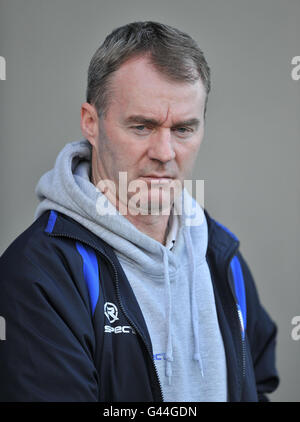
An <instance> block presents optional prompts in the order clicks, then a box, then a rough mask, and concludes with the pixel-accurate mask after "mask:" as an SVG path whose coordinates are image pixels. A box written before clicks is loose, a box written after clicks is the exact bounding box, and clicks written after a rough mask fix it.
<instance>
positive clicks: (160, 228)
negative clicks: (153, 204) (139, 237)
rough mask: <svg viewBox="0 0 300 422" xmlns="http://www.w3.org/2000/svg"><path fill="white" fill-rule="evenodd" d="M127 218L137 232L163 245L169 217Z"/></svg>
mask: <svg viewBox="0 0 300 422" xmlns="http://www.w3.org/2000/svg"><path fill="white" fill-rule="evenodd" d="M124 217H126V218H127V220H129V221H130V222H131V223H132V224H133V225H134V226H135V227H136V228H137V229H138V230H140V231H141V232H142V233H144V234H146V235H147V236H149V237H152V239H154V240H156V241H157V242H160V243H161V244H162V245H165V242H166V237H167V225H168V221H169V217H170V216H169V215H131V214H127V215H125V216H124Z"/></svg>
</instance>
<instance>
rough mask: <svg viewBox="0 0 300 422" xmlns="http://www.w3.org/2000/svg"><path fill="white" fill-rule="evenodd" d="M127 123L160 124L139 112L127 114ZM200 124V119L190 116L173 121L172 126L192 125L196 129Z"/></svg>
mask: <svg viewBox="0 0 300 422" xmlns="http://www.w3.org/2000/svg"><path fill="white" fill-rule="evenodd" d="M129 123H142V124H146V125H147V124H148V125H151V126H155V127H157V126H160V125H161V122H160V121H159V120H156V119H151V118H148V117H146V116H143V115H141V114H137V115H132V116H129V117H127V118H126V119H125V124H129ZM199 124H200V120H199V119H197V118H192V119H187V120H182V121H179V122H177V123H175V124H174V125H173V126H172V128H176V127H181V126H194V127H195V128H196V129H197V127H198V126H199Z"/></svg>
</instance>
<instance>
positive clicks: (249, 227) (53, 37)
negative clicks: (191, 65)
mask: <svg viewBox="0 0 300 422" xmlns="http://www.w3.org/2000/svg"><path fill="white" fill-rule="evenodd" d="M135 20H157V21H161V22H163V23H167V24H170V25H173V26H177V27H178V28H180V29H182V30H184V31H187V32H188V33H189V34H190V35H192V36H193V37H194V38H195V39H196V40H197V41H198V43H199V45H200V46H201V47H202V49H203V50H204V52H205V53H206V57H207V60H208V62H209V64H210V66H211V68H212V92H211V96H210V99H209V105H208V117H207V123H206V125H207V127H206V136H205V141H204V143H203V145H202V147H201V150H200V155H199V158H198V161H197V166H196V169H195V172H194V177H195V178H197V179H204V180H205V206H206V208H207V209H208V211H209V212H210V213H211V214H212V215H213V216H214V217H215V218H216V219H218V220H220V221H221V222H222V223H223V224H225V225H227V226H228V227H229V228H230V229H231V230H232V231H233V232H234V233H235V234H236V235H237V236H238V237H239V238H240V241H241V250H242V252H243V253H244V256H245V257H246V259H247V261H248V263H249V265H250V267H251V270H252V273H253V275H254V277H255V279H256V283H257V287H258V291H259V294H260V297H261V300H262V302H263V303H264V305H265V306H266V308H267V309H268V311H269V312H270V314H271V315H272V317H273V319H274V320H275V321H276V322H277V324H278V328H279V336H278V349H277V363H278V369H279V372H280V376H281V384H280V387H279V389H278V390H277V392H276V393H274V394H273V395H271V396H270V398H271V399H272V400H273V401H299V399H300V391H299V386H300V341H294V340H292V338H291V330H292V328H293V327H292V325H291V319H292V317H293V316H295V315H300V304H299V299H300V285H299V278H300V277H299V274H300V264H299V262H300V259H299V258H300V257H299V238H300V223H299V216H300V195H299V193H300V192H299V156H300V139H299V138H300V119H299V114H300V113H299V111H300V81H294V80H292V78H291V70H292V65H291V59H292V57H294V56H298V55H300V45H299V40H300V26H299V20H300V1H299V0H285V1H279V0H185V1H182V0H151V1H146V0H136V1H133V0H119V1H116V0H109V1H104V0H98V1H96V0H85V1H81V0H51V1H48V0H26V1H21V0H20V1H17V0H1V1H0V55H1V56H4V57H5V59H6V66H7V67H6V81H0V125H1V132H0V140H1V158H0V172H1V173H0V176H1V192H0V193H1V218H0V224H1V238H0V253H2V252H3V251H4V250H5V249H6V247H7V246H8V245H9V244H10V242H11V241H12V240H13V239H14V238H15V237H16V236H17V235H18V234H19V233H20V232H22V231H23V230H24V229H25V228H26V227H27V226H28V225H29V224H31V222H32V221H33V214H34V210H35V207H36V205H37V199H36V198H35V194H34V187H35V185H36V183H37V181H38V179H39V177H40V176H41V175H42V174H43V173H44V172H45V171H46V170H48V169H50V168H51V167H52V165H53V163H54V160H55V157H56V155H57V153H58V152H59V150H60V149H61V148H62V147H63V146H64V145H65V143H66V142H69V141H72V140H76V139H80V138H82V135H81V132H80V125H79V119H80V105H81V103H82V102H84V101H85V87H86V71H87V67H88V63H89V60H90V58H91V56H92V54H93V52H94V51H95V50H96V48H97V47H98V45H99V44H100V43H101V42H102V41H103V39H104V37H105V36H106V35H107V33H109V32H110V31H111V30H112V29H114V28H115V27H117V26H120V25H123V24H125V23H128V22H131V21H135Z"/></svg>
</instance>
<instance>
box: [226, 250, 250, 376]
mask: <svg viewBox="0 0 300 422" xmlns="http://www.w3.org/2000/svg"><path fill="white" fill-rule="evenodd" d="M235 252H236V251H234V252H233V253H232V254H231V256H230V259H229V260H228V265H227V277H228V280H230V262H231V260H232V258H233V257H234V255H235ZM230 291H231V294H232V297H233V301H234V309H235V315H236V316H237V319H238V323H239V327H240V341H241V348H242V376H243V381H244V379H245V376H246V347H245V335H246V333H245V328H244V333H243V327H242V322H241V319H240V318H241V317H240V315H239V312H238V308H237V303H236V298H235V296H234V294H233V291H232V286H231V285H230Z"/></svg>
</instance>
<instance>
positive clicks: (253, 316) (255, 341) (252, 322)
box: [239, 253, 279, 401]
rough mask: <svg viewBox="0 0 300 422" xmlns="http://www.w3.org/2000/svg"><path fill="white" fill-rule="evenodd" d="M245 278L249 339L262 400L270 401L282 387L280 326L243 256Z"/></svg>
mask: <svg viewBox="0 0 300 422" xmlns="http://www.w3.org/2000/svg"><path fill="white" fill-rule="evenodd" d="M239 259H240V262H241V267H242V271H243V275H244V282H245V289H246V303H247V330H246V331H247V336H248V340H249V343H250V348H251V355H252V361H253V367H254V374H255V379H256V388H257V395H258V400H259V401H269V398H268V397H267V395H266V394H268V393H272V392H273V391H274V390H275V389H276V388H277V387H278V384H279V377H278V373H277V369H276V365H275V347H276V335H277V326H276V324H275V323H274V322H273V321H272V319H271V318H270V316H269V315H268V313H267V312H266V310H265V309H264V307H263V306H262V304H261V303H260V300H259V296H258V292H257V289H256V286H255V283H254V279H253V276H252V274H251V271H250V269H249V267H248V265H247V263H246V261H245V259H244V258H243V256H242V254H240V253H239Z"/></svg>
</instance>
